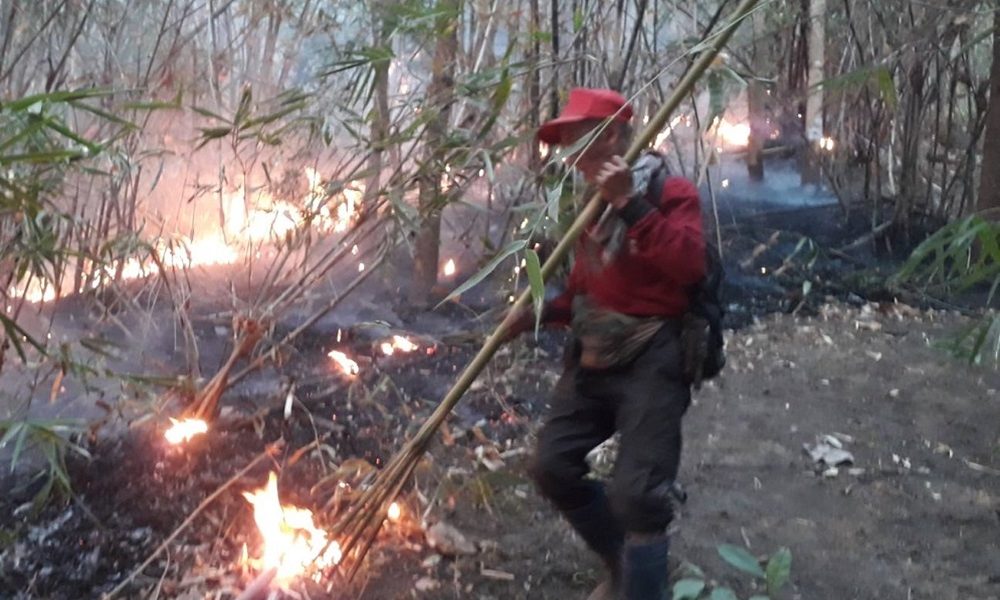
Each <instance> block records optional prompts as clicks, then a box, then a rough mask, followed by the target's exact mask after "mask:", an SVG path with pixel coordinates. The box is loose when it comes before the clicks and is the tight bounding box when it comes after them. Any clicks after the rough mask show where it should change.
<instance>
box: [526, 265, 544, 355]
mask: <svg viewBox="0 0 1000 600" xmlns="http://www.w3.org/2000/svg"><path fill="white" fill-rule="evenodd" d="M525 255H526V256H525V259H526V260H525V269H526V270H527V271H528V283H529V285H530V286H531V302H532V304H533V305H534V307H535V333H536V335H537V333H538V325H539V323H541V320H542V308H544V305H545V282H544V281H542V264H541V262H539V260H538V254H536V253H535V251H534V250H528V251H527V252H525Z"/></svg>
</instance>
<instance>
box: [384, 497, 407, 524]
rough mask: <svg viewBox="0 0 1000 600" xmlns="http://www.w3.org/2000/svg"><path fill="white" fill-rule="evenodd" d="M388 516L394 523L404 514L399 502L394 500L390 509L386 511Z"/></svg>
mask: <svg viewBox="0 0 1000 600" xmlns="http://www.w3.org/2000/svg"><path fill="white" fill-rule="evenodd" d="M386 516H387V517H389V520H390V521H392V522H393V523H396V522H397V521H399V519H400V517H402V516H403V510H402V509H401V508H400V507H399V503H398V502H393V503H392V504H390V505H389V510H388V511H386Z"/></svg>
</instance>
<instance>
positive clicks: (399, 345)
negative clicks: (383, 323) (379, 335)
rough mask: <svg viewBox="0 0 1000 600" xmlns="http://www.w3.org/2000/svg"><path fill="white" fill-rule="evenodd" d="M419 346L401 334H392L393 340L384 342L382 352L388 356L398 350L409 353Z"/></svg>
mask: <svg viewBox="0 0 1000 600" xmlns="http://www.w3.org/2000/svg"><path fill="white" fill-rule="evenodd" d="M419 347H420V346H418V345H416V344H414V343H413V342H411V341H410V340H408V339H406V338H405V337H403V336H401V335H394V336H392V342H383V343H382V354H385V355H386V356H392V355H393V354H395V353H396V350H399V351H401V352H406V353H407V354H408V353H410V352H413V351H414V350H416V349H417V348H419Z"/></svg>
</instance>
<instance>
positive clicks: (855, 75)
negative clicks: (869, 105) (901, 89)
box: [816, 65, 899, 108]
mask: <svg viewBox="0 0 1000 600" xmlns="http://www.w3.org/2000/svg"><path fill="white" fill-rule="evenodd" d="M816 87H818V88H822V89H823V90H825V91H826V92H830V93H832V92H855V91H860V90H863V89H865V88H866V87H867V88H869V89H871V90H872V91H873V92H874V93H875V95H876V96H877V97H879V98H881V99H882V101H883V102H885V103H886V105H887V106H889V108H896V106H897V105H898V104H899V97H898V95H897V93H896V84H895V81H893V78H892V71H891V70H890V69H889V67H887V66H884V65H883V66H873V67H862V68H860V69H856V70H854V71H851V72H849V73H845V74H843V75H839V76H837V77H831V78H830V79H825V80H823V81H821V82H819V83H818V84H816Z"/></svg>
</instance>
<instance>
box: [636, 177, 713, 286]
mask: <svg viewBox="0 0 1000 600" xmlns="http://www.w3.org/2000/svg"><path fill="white" fill-rule="evenodd" d="M659 208H660V210H657V209H656V208H655V207H653V206H651V205H650V204H649V203H648V202H647V201H646V199H645V197H644V196H635V197H633V198H632V199H631V200H630V201H629V203H628V204H626V205H625V206H624V207H623V208H622V209H621V210H620V211H619V213H618V214H619V216H620V217H621V218H622V219H624V220H625V222H626V223H627V224H628V226H629V228H628V232H627V234H626V236H627V241H628V245H629V248H628V259H629V260H633V261H639V262H640V263H642V264H643V265H645V266H647V267H648V268H649V269H650V270H651V271H652V272H654V273H657V274H658V275H661V276H663V277H666V278H667V279H670V280H671V281H674V282H676V283H677V284H679V285H682V286H688V285H693V284H695V283H697V282H698V281H700V280H701V278H702V277H704V275H705V238H704V235H703V233H702V226H701V201H700V199H699V197H698V188H697V187H695V185H694V184H693V183H691V182H690V181H689V180H687V179H685V178H683V177H670V178H668V179H667V180H666V181H665V182H664V184H663V193H662V195H661V205H660V207H659Z"/></svg>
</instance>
